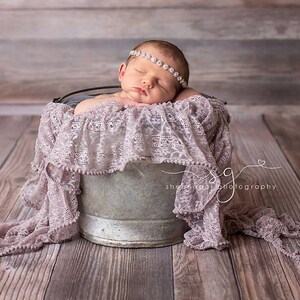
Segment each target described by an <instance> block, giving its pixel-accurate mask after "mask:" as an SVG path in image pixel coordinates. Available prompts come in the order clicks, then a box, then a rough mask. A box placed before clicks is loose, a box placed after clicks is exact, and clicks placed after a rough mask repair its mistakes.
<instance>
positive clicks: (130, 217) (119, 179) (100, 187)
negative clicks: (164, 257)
mask: <svg viewBox="0 0 300 300" xmlns="http://www.w3.org/2000/svg"><path fill="white" fill-rule="evenodd" d="M184 170H185V166H181V165H176V164H169V163H162V164H151V163H149V162H144V161H140V162H131V163H128V164H127V166H126V168H125V169H124V171H123V172H120V171H118V172H115V173H112V174H108V175H98V176H86V175H82V178H81V189H82V193H81V195H80V196H79V210H80V212H81V215H80V233H81V235H82V236H83V237H84V238H86V239H87V240H89V241H91V242H94V243H97V244H102V245H106V246H113V247H126V248H140V247H162V246H167V245H172V244H176V243H180V242H181V241H182V240H183V234H184V233H185V232H186V231H187V230H188V226H187V224H186V223H185V222H184V221H182V220H179V219H177V218H176V217H175V215H174V214H173V212H172V210H173V208H174V200H175V194H176V189H177V188H178V187H179V185H180V183H181V178H182V175H183V172H184Z"/></svg>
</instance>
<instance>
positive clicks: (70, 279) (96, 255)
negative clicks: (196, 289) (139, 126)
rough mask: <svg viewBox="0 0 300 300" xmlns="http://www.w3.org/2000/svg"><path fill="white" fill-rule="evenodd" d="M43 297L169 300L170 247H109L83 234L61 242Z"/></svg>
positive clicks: (171, 297)
mask: <svg viewBox="0 0 300 300" xmlns="http://www.w3.org/2000/svg"><path fill="white" fill-rule="evenodd" d="M62 274H63V277H62ZM78 274H80V276H78ZM45 299H93V300H94V299H120V300H121V299H122V300H125V299H145V300H147V299H149V300H150V299H158V300H160V299H161V300H164V299H170V300H171V299H173V284H172V257H171V247H163V248H153V249H122V248H111V247H105V246H101V245H96V244H93V243H90V242H88V241H86V240H84V239H83V238H78V239H77V240H74V241H73V242H71V243H66V244H63V245H62V247H61V251H60V254H59V257H58V260H57V264H56V266H55V268H54V270H53V274H52V277H51V282H50V284H49V287H48V289H47V293H46V297H45Z"/></svg>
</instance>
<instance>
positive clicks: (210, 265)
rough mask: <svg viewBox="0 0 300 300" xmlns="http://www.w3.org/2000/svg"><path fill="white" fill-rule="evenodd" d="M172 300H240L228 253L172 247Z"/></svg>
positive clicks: (226, 251)
mask: <svg viewBox="0 0 300 300" xmlns="http://www.w3.org/2000/svg"><path fill="white" fill-rule="evenodd" d="M173 270H174V271H173V272H174V293H175V299H178V300H181V299H239V292H238V287H237V284H236V281H235V275H234V273H233V269H232V265H231V261H230V256H229V253H228V250H224V251H218V250H213V249H212V250H206V251H195V250H192V249H190V248H188V247H186V246H184V245H183V244H179V245H175V246H173Z"/></svg>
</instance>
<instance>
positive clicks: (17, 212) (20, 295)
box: [0, 117, 60, 299]
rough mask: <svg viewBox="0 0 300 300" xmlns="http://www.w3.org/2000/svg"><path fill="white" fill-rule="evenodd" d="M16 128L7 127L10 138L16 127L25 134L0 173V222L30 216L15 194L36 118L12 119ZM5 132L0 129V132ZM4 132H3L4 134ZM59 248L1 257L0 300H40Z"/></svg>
mask: <svg viewBox="0 0 300 300" xmlns="http://www.w3.org/2000/svg"><path fill="white" fill-rule="evenodd" d="M14 119H15V121H16V124H15V125H13V124H11V123H10V122H8V124H7V125H9V124H10V125H11V129H15V131H14V132H11V133H10V134H11V136H12V137H13V136H16V135H17V133H18V132H20V130H17V129H16V126H17V125H19V126H23V128H22V130H23V129H24V127H25V132H24V134H23V135H22V137H21V138H20V139H19V141H18V143H17V145H16V147H15V148H14V149H13V151H12V152H11V155H10V156H9V158H8V159H7V160H6V161H5V163H4V164H3V166H2V168H1V169H0V207H1V209H0V220H1V221H5V220H6V221H7V220H12V219H18V220H22V219H26V218H28V217H30V216H31V215H32V214H33V213H34V212H33V210H30V209H29V208H26V207H23V206H22V204H21V202H20V201H19V191H20V188H21V186H22V185H23V183H24V182H25V180H26V179H27V175H28V172H29V167H30V165H29V162H30V161H31V159H32V158H33V153H34V152H33V151H34V144H35V138H36V134H37V126H38V118H34V119H32V122H30V123H29V122H28V119H29V120H30V119H31V118H28V117H23V118H22V119H21V120H22V121H23V122H21V123H20V122H19V121H20V120H18V119H20V118H19V117H12V118H11V121H13V120H14ZM1 120H2V121H3V120H5V119H3V118H1ZM4 129H5V130H7V128H5V127H1V131H0V132H2V130H4ZM6 132H7V131H6ZM59 248H60V245H51V246H45V247H44V249H43V250H41V251H38V252H36V253H27V254H20V255H12V256H6V257H1V259H0V286H1V289H0V298H1V299H43V296H44V294H45V291H46V288H47V285H48V281H49V280H50V276H51V271H52V268H53V265H54V263H55V261H56V256H57V254H58V251H59Z"/></svg>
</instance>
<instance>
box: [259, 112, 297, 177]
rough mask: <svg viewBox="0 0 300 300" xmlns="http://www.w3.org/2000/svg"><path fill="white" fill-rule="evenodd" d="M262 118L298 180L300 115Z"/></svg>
mask: <svg viewBox="0 0 300 300" xmlns="http://www.w3.org/2000/svg"><path fill="white" fill-rule="evenodd" d="M263 118H264V121H265V122H266V124H267V126H268V128H269V129H270V130H271V132H272V135H273V136H274V137H275V139H276V141H277V143H278V144H279V146H280V148H281V149H282V151H283V153H284V154H285V156H286V157H287V159H288V161H289V163H290V165H291V166H292V168H293V169H294V170H295V172H296V174H297V175H298V178H300V151H299V149H300V132H299V128H300V113H299V114H298V115H290V114H270V113H269V114H265V115H264V116H263Z"/></svg>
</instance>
